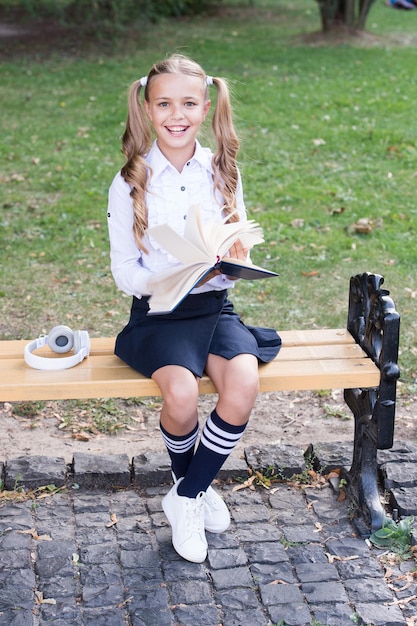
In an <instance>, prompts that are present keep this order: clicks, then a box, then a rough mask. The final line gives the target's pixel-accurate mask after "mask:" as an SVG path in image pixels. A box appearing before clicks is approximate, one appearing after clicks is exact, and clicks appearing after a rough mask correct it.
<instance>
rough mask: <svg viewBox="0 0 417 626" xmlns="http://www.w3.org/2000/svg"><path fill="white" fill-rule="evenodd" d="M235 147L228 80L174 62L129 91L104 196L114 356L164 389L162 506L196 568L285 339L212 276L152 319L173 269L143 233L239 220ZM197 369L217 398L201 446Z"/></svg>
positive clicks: (238, 254) (221, 525) (224, 515)
mask: <svg viewBox="0 0 417 626" xmlns="http://www.w3.org/2000/svg"><path fill="white" fill-rule="evenodd" d="M211 85H213V86H214V88H215V89H216V91H217V97H216V105H215V107H214V113H213V118H212V130H213V133H214V137H215V141H216V149H215V151H214V153H212V151H211V150H210V149H208V148H203V147H202V146H201V145H200V143H199V141H198V140H197V135H198V132H199V130H200V127H201V125H202V124H203V122H204V120H205V118H206V116H207V114H208V112H209V109H210V104H211V103H210V99H209V87H210V86H211ZM143 92H144V93H143ZM142 94H143V97H142ZM152 128H153V131H154V136H153V133H152ZM154 137H155V139H154ZM238 148H239V141H238V138H237V136H236V133H235V130H234V127H233V121H232V109H231V103H230V97H229V90H228V86H227V83H226V81H225V80H224V79H222V78H216V77H213V78H212V77H210V76H207V75H206V73H205V72H204V70H203V69H202V68H201V67H200V65H198V64H197V63H196V62H194V61H193V60H191V59H189V58H187V57H185V56H182V55H178V54H174V55H173V56H170V57H169V58H167V59H165V60H163V61H161V62H160V63H157V64H155V65H154V66H153V67H152V68H151V70H150V72H149V73H148V75H147V76H146V77H143V78H141V79H140V80H137V81H135V82H134V83H133V85H132V86H131V88H130V91H129V97H128V117H127V123H126V129H125V132H124V135H123V139H122V151H123V154H124V156H125V159H126V162H125V164H124V166H123V168H122V169H121V171H120V172H119V173H118V174H117V175H116V177H115V178H114V180H113V182H112V184H111V187H110V190H109V203H108V226H109V236H110V255H111V269H112V273H113V276H114V279H115V282H116V284H117V286H118V287H119V288H120V289H121V290H123V291H124V292H125V293H126V294H128V295H130V296H132V297H133V299H132V307H131V315H130V320H129V323H128V324H127V326H126V327H125V328H124V329H123V330H122V331H121V333H120V334H119V335H118V337H117V340H116V346H115V353H116V354H117V355H118V356H119V357H120V358H121V359H123V361H125V362H126V363H128V364H129V365H130V366H131V367H133V368H134V369H136V370H137V371H139V372H141V373H142V374H144V375H145V376H148V377H151V378H153V379H154V380H155V381H156V383H157V384H158V386H159V387H160V390H161V394H162V397H163V406H162V410H161V415H160V430H161V434H162V438H163V441H164V443H165V445H166V448H167V451H168V454H169V456H170V459H171V463H172V474H173V479H174V485H173V487H172V489H171V490H170V491H169V493H168V494H167V495H166V496H165V497H164V499H163V501H162V506H163V510H164V512H165V514H166V516H167V518H168V521H169V523H170V525H171V527H172V543H173V546H174V548H175V550H176V551H177V552H178V554H180V555H181V556H182V557H183V558H185V559H187V560H189V561H193V562H202V561H204V559H205V558H206V556H207V540H206V535H205V531H209V532H214V533H220V532H223V531H225V530H226V529H227V528H228V526H229V524H230V514H229V511H228V509H227V507H226V504H225V502H224V501H223V499H222V498H221V497H220V496H219V495H218V494H217V492H216V491H215V490H214V489H213V488H212V487H211V483H212V481H213V480H214V478H215V477H216V475H217V474H218V472H219V470H220V468H221V467H222V465H223V464H224V462H225V460H226V459H227V457H228V455H229V454H230V453H231V452H232V450H233V449H234V448H235V446H236V445H237V443H238V441H239V440H240V438H241V436H242V434H243V432H244V430H245V428H246V424H247V422H248V420H249V416H250V413H251V411H252V408H253V406H254V403H255V399H256V396H257V393H258V362H259V361H269V360H271V359H273V358H274V357H275V355H276V354H277V352H278V350H279V347H280V339H279V336H278V335H277V333H276V332H275V331H274V330H272V329H256V328H249V327H247V326H245V325H244V324H243V322H242V321H241V319H240V318H239V316H238V315H237V313H236V312H235V311H234V308H233V305H232V303H231V302H230V300H229V299H228V290H229V289H230V288H232V287H233V284H234V282H233V280H231V279H229V278H228V277H227V276H225V275H223V274H218V272H213V273H212V274H211V275H209V276H208V277H207V278H206V280H205V281H202V283H201V284H199V285H198V286H197V287H196V288H195V289H194V290H193V291H192V293H191V294H190V295H189V296H187V297H186V298H185V300H183V301H182V302H181V303H180V305H179V306H178V307H177V308H176V309H175V310H174V311H173V312H171V313H169V314H160V315H148V310H149V306H148V301H149V297H150V296H151V290H150V287H149V285H148V281H149V279H150V278H151V277H153V280H155V278H157V274H158V272H161V271H163V270H166V269H167V268H169V267H171V266H172V265H175V264H177V263H178V261H177V260H176V259H175V258H174V257H172V256H170V255H169V254H168V253H166V252H165V251H164V250H163V249H162V248H161V247H160V246H159V245H158V244H157V243H156V242H155V241H154V240H152V238H151V237H150V236H149V235H148V233H147V230H148V227H151V226H154V225H157V224H161V223H167V224H169V225H170V226H171V227H172V228H174V229H175V230H176V231H177V232H179V233H180V234H183V231H184V224H185V220H186V219H187V213H188V210H189V208H190V207H191V206H193V205H195V204H199V205H200V206H201V210H202V217H203V221H207V220H212V219H216V220H219V221H220V220H222V219H223V218H224V217H226V216H229V220H231V221H235V220H245V219H246V215H245V207H244V201H243V193H242V184H241V178H240V173H239V170H238V167H237V163H236V157H237V152H238ZM247 253H248V251H247V250H244V249H243V247H242V245H241V244H240V242H239V241H237V242H236V244H235V245H233V246H232V247H231V249H230V250H229V254H230V256H231V257H235V258H241V259H242V258H246V256H247ZM204 370H205V371H206V372H207V374H208V375H209V376H210V377H211V379H212V380H213V382H214V384H215V386H216V389H217V392H218V397H217V403H216V406H215V408H214V409H213V411H212V413H211V415H210V416H209V417H208V419H207V421H206V423H205V425H204V427H203V429H202V433H201V437H200V441H199V443H198V446H196V443H197V439H198V434H199V423H198V414H197V404H198V397H199V379H200V377H201V376H202V374H203V371H204ZM195 448H196V449H195Z"/></svg>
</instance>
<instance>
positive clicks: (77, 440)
mask: <svg viewBox="0 0 417 626" xmlns="http://www.w3.org/2000/svg"><path fill="white" fill-rule="evenodd" d="M116 402H118V403H119V408H120V411H123V413H124V420H123V423H124V427H123V428H122V429H121V430H120V431H118V432H117V433H114V434H105V433H102V432H99V431H98V430H97V428H96V427H94V426H92V420H91V411H95V410H96V407H93V408H92V409H89V403H88V402H86V403H80V405H79V406H78V407H77V408H76V409H72V411H73V416H72V420H71V421H70V422H65V421H64V420H63V413H64V411H66V410H67V408H66V404H65V403H64V402H47V403H44V406H42V407H41V408H40V409H39V410H38V411H36V412H34V414H33V415H30V416H27V415H18V414H16V412H15V411H16V408H17V406H18V405H16V404H10V403H4V404H0V423H1V427H2V437H1V439H0V460H1V461H5V460H8V459H12V458H16V457H19V456H27V455H30V456H33V455H39V454H40V455H45V456H57V457H63V458H64V459H65V461H66V462H67V463H70V462H71V461H72V457H73V454H74V452H86V453H90V454H97V455H104V454H127V455H128V456H129V457H130V458H132V457H133V456H135V455H137V454H140V453H142V452H145V451H163V450H164V445H163V443H162V440H161V436H160V433H159V428H158V424H159V406H158V405H157V404H155V400H154V399H152V400H149V401H145V402H144V403H143V404H141V405H131V406H126V405H125V403H124V402H123V401H116ZM214 403H215V397H214V396H203V397H202V398H201V399H200V424H201V425H202V424H203V423H204V420H205V417H206V416H207V415H208V414H209V413H210V412H211V410H212V408H213V407H214ZM416 415H417V396H409V395H407V396H405V395H404V396H403V397H401V395H400V397H399V399H398V403H397V416H396V431H395V439H396V440H407V441H415V440H417V421H416ZM353 433H354V420H353V417H352V415H351V413H350V411H349V409H348V407H347V406H346V404H345V403H344V400H343V394H342V392H341V391H334V392H332V393H331V394H325V395H323V394H319V393H313V392H299V393H291V392H280V393H263V394H260V395H259V397H258V400H257V403H256V406H255V408H254V411H253V413H252V417H251V420H250V422H249V426H248V428H247V430H246V432H245V435H244V437H243V438H242V440H241V442H240V444H239V446H238V448H237V450H236V454H238V455H239V456H241V457H243V451H244V448H245V447H247V446H251V445H261V446H262V445H266V444H271V443H286V444H292V445H296V446H299V447H300V448H302V449H305V448H306V447H307V446H308V445H309V444H310V443H318V442H330V441H339V442H341V441H353Z"/></svg>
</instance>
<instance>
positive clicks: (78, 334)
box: [74, 330, 90, 359]
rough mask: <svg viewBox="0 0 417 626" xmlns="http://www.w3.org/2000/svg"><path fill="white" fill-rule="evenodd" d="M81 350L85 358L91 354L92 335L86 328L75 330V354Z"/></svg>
mask: <svg viewBox="0 0 417 626" xmlns="http://www.w3.org/2000/svg"><path fill="white" fill-rule="evenodd" d="M81 350H82V351H83V358H84V359H85V358H86V357H87V356H88V355H89V354H90V335H89V334H88V332H87V331H86V330H76V331H75V332H74V354H78V352H80V351H81Z"/></svg>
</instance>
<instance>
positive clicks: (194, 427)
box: [152, 365, 198, 479]
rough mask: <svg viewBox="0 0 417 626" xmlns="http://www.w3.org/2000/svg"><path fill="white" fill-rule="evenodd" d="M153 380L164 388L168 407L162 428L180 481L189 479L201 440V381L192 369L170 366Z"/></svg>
mask: <svg viewBox="0 0 417 626" xmlns="http://www.w3.org/2000/svg"><path fill="white" fill-rule="evenodd" d="M152 378H153V379H154V380H155V382H156V383H157V384H158V386H159V388H160V389H161V393H162V396H163V399H164V404H163V406H162V410H161V417H160V429H161V434H162V438H163V440H164V443H165V445H166V448H167V450H168V454H169V456H170V459H171V464H172V471H173V473H174V475H175V478H176V479H179V478H182V477H183V476H185V474H186V471H187V469H188V466H189V464H190V462H191V459H192V458H193V455H194V446H195V442H196V440H197V437H198V416H197V403H198V380H197V379H196V377H195V376H194V374H192V373H191V372H190V371H189V370H187V369H185V368H184V367H180V366H177V365H167V366H165V367H161V368H160V369H158V370H157V371H156V372H154V374H153V376H152Z"/></svg>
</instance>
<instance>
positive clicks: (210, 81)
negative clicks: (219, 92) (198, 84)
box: [206, 76, 213, 87]
mask: <svg viewBox="0 0 417 626" xmlns="http://www.w3.org/2000/svg"><path fill="white" fill-rule="evenodd" d="M206 84H207V87H210V85H212V84H213V76H206Z"/></svg>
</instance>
